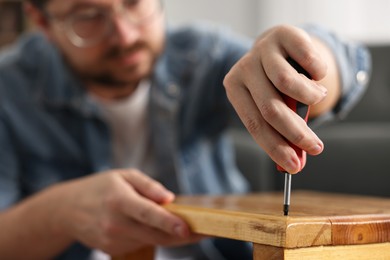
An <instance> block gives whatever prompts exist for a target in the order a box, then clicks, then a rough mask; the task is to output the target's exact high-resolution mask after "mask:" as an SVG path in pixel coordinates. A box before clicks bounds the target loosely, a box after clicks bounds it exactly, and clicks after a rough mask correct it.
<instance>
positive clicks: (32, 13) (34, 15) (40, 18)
mask: <svg viewBox="0 0 390 260" xmlns="http://www.w3.org/2000/svg"><path fill="white" fill-rule="evenodd" d="M24 11H25V13H26V14H27V16H28V18H29V19H30V21H31V23H32V26H34V27H37V28H39V29H41V30H42V31H43V32H44V33H45V34H46V35H48V34H49V33H48V31H49V27H50V24H49V21H48V19H47V17H46V16H45V15H44V14H43V12H42V10H40V9H38V8H37V7H35V6H34V5H32V4H31V3H29V2H28V1H27V2H25V3H24Z"/></svg>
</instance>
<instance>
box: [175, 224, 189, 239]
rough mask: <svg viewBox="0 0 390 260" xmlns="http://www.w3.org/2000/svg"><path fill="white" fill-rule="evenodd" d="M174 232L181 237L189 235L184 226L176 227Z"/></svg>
mask: <svg viewBox="0 0 390 260" xmlns="http://www.w3.org/2000/svg"><path fill="white" fill-rule="evenodd" d="M173 232H174V233H175V235H177V236H179V237H185V236H186V234H187V233H186V231H185V228H184V227H183V226H182V225H176V226H175V227H174V228H173Z"/></svg>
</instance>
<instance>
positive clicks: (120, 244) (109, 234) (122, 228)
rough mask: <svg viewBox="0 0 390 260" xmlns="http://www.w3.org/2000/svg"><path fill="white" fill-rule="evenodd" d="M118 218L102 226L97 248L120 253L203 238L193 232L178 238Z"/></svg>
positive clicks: (191, 241) (113, 253) (135, 222)
mask: <svg viewBox="0 0 390 260" xmlns="http://www.w3.org/2000/svg"><path fill="white" fill-rule="evenodd" d="M118 220H119V219H118V218H117V221H116V222H115V223H113V224H110V225H107V226H106V227H105V228H104V230H105V234H104V236H103V237H104V238H105V239H104V240H102V241H100V244H99V248H100V249H101V250H103V251H105V252H106V253H109V254H110V255H120V254H123V253H126V252H129V251H135V250H137V249H139V248H141V247H144V246H150V245H161V246H173V245H175V246H177V245H182V244H187V243H194V242H196V241H199V240H200V239H203V238H204V236H201V235H197V234H193V233H191V234H190V235H189V236H188V237H186V238H179V237H177V236H172V235H169V234H167V233H166V232H163V231H161V230H159V229H156V228H152V227H150V226H147V225H143V224H142V223H139V222H138V221H135V220H132V219H129V218H126V217H124V216H122V218H121V219H120V221H118Z"/></svg>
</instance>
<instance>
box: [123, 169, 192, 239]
mask: <svg viewBox="0 0 390 260" xmlns="http://www.w3.org/2000/svg"><path fill="white" fill-rule="evenodd" d="M122 175H123V177H124V178H125V179H126V181H127V182H129V184H130V185H131V186H132V188H133V189H127V190H126V192H127V193H126V198H124V199H123V200H122V201H123V203H121V207H122V211H123V212H124V213H125V214H126V215H127V216H129V217H130V218H132V219H134V220H136V221H138V222H139V223H142V224H144V225H147V226H151V227H154V228H156V229H159V230H161V231H164V232H166V233H168V234H170V235H173V236H177V237H181V238H185V237H187V236H188V235H189V234H190V230H189V227H188V225H187V224H186V223H185V222H184V221H183V220H182V219H181V218H179V217H178V216H176V215H174V214H172V213H170V212H169V211H167V210H166V209H164V208H162V207H161V205H160V204H161V203H168V202H171V201H172V200H173V199H174V195H173V193H172V192H170V191H168V190H167V189H165V188H164V187H163V186H162V185H161V184H160V183H158V182H156V181H154V180H153V179H151V178H149V177H148V176H146V175H144V174H142V173H140V172H138V171H137V170H133V169H132V170H128V171H123V172H122Z"/></svg>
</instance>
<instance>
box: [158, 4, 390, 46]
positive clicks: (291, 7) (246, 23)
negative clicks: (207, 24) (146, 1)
mask: <svg viewBox="0 0 390 260" xmlns="http://www.w3.org/2000/svg"><path fill="white" fill-rule="evenodd" d="M164 4H165V7H166V11H167V13H168V15H167V16H168V20H169V21H170V22H171V23H172V24H185V23H188V22H191V21H193V20H198V19H202V20H208V21H212V22H215V23H219V24H224V25H228V26H229V27H231V28H233V29H234V30H237V31H239V32H242V33H244V34H246V35H249V36H252V37H255V36H257V35H258V34H259V33H261V32H263V31H264V30H266V29H267V28H269V27H271V26H274V25H276V24H280V23H288V24H293V25H299V24H303V23H308V22H310V23H312V22H314V23H319V24H322V25H325V26H326V27H327V28H329V29H331V30H332V31H334V32H336V33H338V34H339V35H341V36H345V37H347V38H349V39H353V40H360V41H363V42H366V43H379V44H381V43H385V42H390V19H389V18H388V17H389V11H390V1H389V0H326V1H323V0H293V1H291V0H213V1H208V0H197V1H191V0H166V1H165V2H164Z"/></svg>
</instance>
